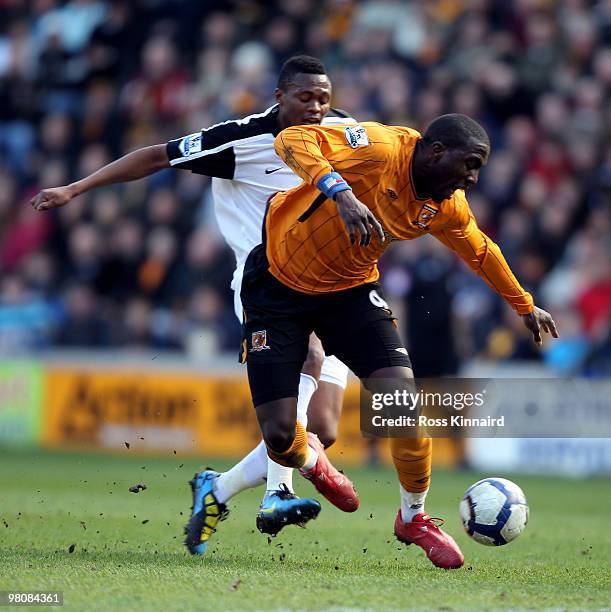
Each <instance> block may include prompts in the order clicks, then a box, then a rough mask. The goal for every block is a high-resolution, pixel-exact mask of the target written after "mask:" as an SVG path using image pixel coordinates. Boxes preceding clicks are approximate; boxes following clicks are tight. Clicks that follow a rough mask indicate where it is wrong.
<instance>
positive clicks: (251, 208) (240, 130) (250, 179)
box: [31, 56, 359, 555]
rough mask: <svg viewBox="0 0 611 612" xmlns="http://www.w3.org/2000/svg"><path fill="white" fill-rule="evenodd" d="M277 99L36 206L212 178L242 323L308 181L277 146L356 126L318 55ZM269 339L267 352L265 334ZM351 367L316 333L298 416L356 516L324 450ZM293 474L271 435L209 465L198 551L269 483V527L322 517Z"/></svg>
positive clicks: (56, 192) (131, 157)
mask: <svg viewBox="0 0 611 612" xmlns="http://www.w3.org/2000/svg"><path fill="white" fill-rule="evenodd" d="M274 95H275V97H276V101H277V103H276V104H275V105H274V106H272V107H270V108H268V109H267V110H266V111H264V112H263V113H260V114H256V115H251V116H249V117H246V118H244V119H241V120H237V121H225V122H223V123H219V124H217V125H214V126H212V127H210V128H207V129H204V130H201V131H200V132H196V133H194V134H190V135H187V136H184V137H182V138H178V139H176V140H171V141H170V142H168V143H167V144H159V145H153V146H150V147H144V148H142V149H138V150H137V151H134V152H132V153H129V154H128V155H125V156H124V157H121V158H120V159H118V160H116V161H114V162H112V163H110V164H108V165H106V166H104V167H102V168H100V169H99V170H97V171H96V172H94V173H92V174H91V175H89V176H87V177H85V178H83V179H81V180H79V181H77V182H75V183H72V184H70V185H66V186H62V187H56V188H52V189H45V190H43V191H41V192H40V193H39V194H37V195H36V196H35V197H34V198H32V201H31V204H32V206H33V207H34V208H35V209H36V210H48V209H51V208H57V207H60V206H64V205H66V204H67V203H68V202H70V201H71V200H72V199H73V198H75V197H77V196H79V195H81V194H83V193H85V192H87V191H90V190H91V189H94V188H96V187H101V186H104V185H110V184H114V183H121V182H126V181H132V180H136V179H139V178H143V177H146V176H149V175H151V174H153V173H155V172H158V171H160V170H163V169H165V168H167V167H170V166H171V167H174V168H180V169H185V170H191V171H192V172H195V173H198V174H204V175H207V176H210V177H213V180H212V192H213V196H214V202H215V210H216V216H217V220H218V223H219V227H220V229H221V232H222V234H223V236H224V237H225V239H226V241H227V243H228V244H229V246H230V247H231V248H232V249H233V251H234V253H235V256H236V270H235V272H234V276H233V281H232V284H231V286H232V288H233V290H234V307H235V311H236V315H237V317H238V319H239V320H240V321H242V306H241V302H240V287H241V282H242V272H243V266H244V262H245V261H246V257H247V256H248V254H249V252H250V251H251V250H252V248H253V247H255V246H256V245H258V244H260V243H261V230H262V227H263V219H264V215H265V207H266V204H267V201H268V199H269V198H270V197H271V196H272V195H273V194H274V193H276V192H278V191H285V190H287V189H291V188H292V187H296V186H297V185H299V184H300V183H301V179H300V178H299V177H298V176H297V175H295V174H294V173H293V172H292V171H291V170H290V169H289V168H288V166H286V165H285V164H284V162H283V161H282V160H281V159H280V158H279V157H278V155H277V154H276V152H275V151H274V146H273V145H274V139H275V137H276V135H277V134H278V133H279V132H280V131H281V130H282V129H284V128H286V127H289V126H293V125H303V124H320V123H325V124H329V123H351V122H353V120H352V119H350V118H349V117H348V116H347V115H346V114H345V113H343V112H341V111H336V110H335V109H331V106H330V98H331V83H330V81H329V78H328V77H327V75H326V73H325V69H324V66H323V65H322V63H321V62H320V61H318V60H317V59H315V58H312V57H309V56H296V57H293V58H291V59H289V60H288V61H287V62H286V63H285V64H284V66H283V67H282V70H281V72H280V75H279V78H278V87H277V89H276V90H275V92H274ZM262 341H263V348H264V342H265V339H264V338H262ZM347 373H348V369H347V368H346V366H345V365H344V364H343V363H341V362H340V361H339V360H338V359H336V358H335V357H333V356H325V355H324V353H323V350H322V345H321V344H320V341H319V340H318V339H317V338H316V337H315V336H314V335H313V336H312V338H311V341H310V351H309V353H308V357H307V359H306V361H305V363H304V366H303V368H302V374H301V379H300V384H299V394H298V402H297V419H298V420H299V421H300V422H301V423H302V424H303V425H304V427H305V426H307V425H308V413H309V415H310V426H309V427H308V430H309V431H308V445H309V447H310V449H311V451H312V452H311V453H309V459H310V462H309V464H308V465H306V466H304V468H303V469H302V470H301V473H302V475H303V476H304V477H305V478H307V479H308V480H310V481H311V482H312V483H313V484H314V486H315V487H316V488H317V489H318V491H319V492H320V493H322V494H323V495H324V496H325V497H326V498H327V499H328V500H329V501H331V503H333V504H334V505H335V506H337V507H338V508H340V509H342V510H344V511H346V512H352V511H354V510H356V509H357V508H358V505H359V501H358V497H357V495H356V492H355V490H354V487H353V485H352V483H351V482H350V480H349V479H348V478H346V477H345V476H344V475H343V474H341V473H340V472H338V471H337V470H336V469H335V468H334V467H333V466H332V465H331V463H330V462H329V460H328V458H327V456H326V453H325V452H324V448H325V446H328V445H329V444H332V443H333V441H334V440H335V435H336V433H337V423H338V420H339V415H340V411H341V404H342V400H343V393H344V389H345V387H346V380H347ZM316 433H318V434H319V435H320V437H321V439H322V442H321V440H320V439H319V438H318V437H317V435H316ZM272 435H273V432H272ZM323 442H324V445H323ZM292 474H293V470H292V469H290V468H288V467H285V466H281V465H279V464H277V463H275V462H274V461H272V460H271V459H270V458H269V457H268V455H267V449H266V446H265V444H264V442H263V441H261V443H260V444H259V445H258V446H257V447H256V448H255V449H253V450H252V451H251V452H250V453H249V454H248V455H247V456H246V457H244V458H243V459H242V460H241V461H240V462H239V463H238V464H236V465H235V466H234V467H233V468H231V469H230V470H229V471H227V472H224V473H222V474H219V473H217V472H214V471H212V470H205V471H202V472H199V473H197V474H195V477H194V478H193V480H191V481H190V484H191V488H192V494H193V508H192V514H191V518H190V520H189V523H188V524H187V526H186V528H185V533H186V536H187V537H186V540H185V544H186V546H187V548H188V549H189V551H190V552H191V553H192V554H200V555H201V554H204V553H205V551H206V549H207V546H208V543H209V540H210V537H211V536H212V534H213V533H214V532H215V531H216V528H217V525H218V523H219V522H220V521H221V520H223V519H224V518H225V517H226V515H227V512H228V510H227V507H226V503H227V501H229V499H231V498H232V497H233V496H235V495H236V494H237V493H239V492H240V491H243V490H245V489H247V488H250V487H254V486H257V485H260V484H262V483H263V482H265V481H266V480H267V487H266V489H267V490H266V494H265V497H264V499H263V502H262V504H261V508H260V510H259V513H258V515H257V527H258V528H259V530H260V531H262V532H264V533H270V534H276V533H278V532H279V531H280V530H281V529H282V528H283V527H284V526H286V525H289V524H295V523H296V524H303V523H305V522H307V521H308V520H310V519H312V518H315V517H316V516H317V515H318V513H319V512H320V504H319V503H318V502H317V501H315V500H313V499H299V498H298V497H296V496H295V494H294V492H293V486H292Z"/></svg>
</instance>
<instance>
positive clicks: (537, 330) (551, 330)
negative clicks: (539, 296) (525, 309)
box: [522, 306, 559, 346]
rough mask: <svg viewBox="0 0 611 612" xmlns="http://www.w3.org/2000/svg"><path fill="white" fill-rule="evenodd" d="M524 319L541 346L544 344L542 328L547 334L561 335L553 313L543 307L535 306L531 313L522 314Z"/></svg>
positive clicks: (556, 336)
mask: <svg viewBox="0 0 611 612" xmlns="http://www.w3.org/2000/svg"><path fill="white" fill-rule="evenodd" d="M522 320H523V321H524V325H526V327H528V329H529V330H530V331H531V332H532V335H533V339H534V341H535V343H536V344H537V345H539V346H541V344H543V339H542V338H541V330H543V331H544V332H545V333H546V334H551V335H552V337H553V338H558V337H559V335H558V330H557V329H556V323H555V322H554V319H552V315H551V314H550V313H549V312H547V311H545V310H543V309H542V308H538V307H537V306H535V307H534V308H533V311H532V312H531V313H529V314H525V315H522Z"/></svg>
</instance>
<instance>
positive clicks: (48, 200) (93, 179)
mask: <svg viewBox="0 0 611 612" xmlns="http://www.w3.org/2000/svg"><path fill="white" fill-rule="evenodd" d="M169 167H170V160H169V159H168V154H167V152H166V145H165V144H159V145H153V146H151V147H144V148H142V149H138V150H136V151H133V152H132V153H128V154H127V155H125V156H123V157H121V158H119V159H117V160H115V161H113V162H111V163H110V164H107V165H106V166H103V167H102V168H100V169H99V170H97V171H96V172H94V173H93V174H90V175H89V176H86V177H85V178H83V179H81V180H80V181H76V182H75V183H71V184H70V185H64V186H62V187H53V188H51V189H43V190H42V191H41V192H40V193H38V194H36V195H35V196H34V197H33V198H32V199H31V200H30V204H31V205H32V206H33V207H34V209H35V210H48V209H50V208H58V207H60V206H65V205H66V204H68V202H70V200H72V199H73V198H75V197H76V196H79V195H81V194H83V193H86V192H87V191H90V190H91V189H95V188H96V187H103V186H104V185H113V184H115V183H125V182H127V181H135V180H136V179H140V178H144V177H145V176H149V175H151V174H154V173H155V172H158V171H159V170H163V169H164V168H169Z"/></svg>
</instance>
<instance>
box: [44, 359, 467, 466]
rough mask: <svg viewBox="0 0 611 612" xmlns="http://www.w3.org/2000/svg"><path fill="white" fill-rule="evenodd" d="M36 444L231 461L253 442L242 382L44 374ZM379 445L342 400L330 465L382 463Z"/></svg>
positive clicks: (125, 373) (168, 375)
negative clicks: (39, 437) (373, 459)
mask: <svg viewBox="0 0 611 612" xmlns="http://www.w3.org/2000/svg"><path fill="white" fill-rule="evenodd" d="M43 396H44V398H45V402H44V403H45V405H44V410H43V443H44V444H45V445H46V446H48V447H52V448H69V447H72V448H81V449H98V450H101V449H108V450H116V451H118V450H122V449H125V443H126V442H127V444H129V447H130V449H131V450H133V451H139V450H140V451H148V452H155V451H157V452H159V451H171V450H180V452H181V453H192V454H197V455H202V456H206V457H233V458H236V457H239V456H241V455H243V454H245V453H247V452H248V451H250V450H251V449H252V448H253V447H254V446H255V445H256V444H257V443H258V442H259V440H260V433H259V428H258V424H257V420H256V417H255V411H254V408H253V407H252V402H251V399H250V393H249V389H248V382H247V380H246V377H245V376H240V375H239V374H233V375H215V376H211V375H195V374H186V373H185V374H182V373H179V372H169V371H159V372H152V371H140V370H138V369H134V370H121V371H117V370H110V369H109V370H106V371H105V370H101V369H99V368H96V369H95V370H89V369H78V368H74V367H50V368H49V369H48V371H47V376H46V378H45V389H44V394H43ZM386 447H387V444H386V441H384V440H382V441H380V443H376V442H374V443H372V441H371V440H366V439H364V438H363V436H362V434H361V431H360V422H359V387H358V385H357V384H356V383H354V382H353V383H351V384H350V385H349V386H348V389H347V392H346V399H345V402H344V409H343V415H342V419H341V422H340V428H339V435H338V441H337V443H336V444H335V445H334V446H333V447H332V448H331V449H330V451H329V455H330V457H331V458H332V459H334V460H335V461H337V462H338V463H340V464H341V463H342V462H346V463H363V462H366V461H367V460H368V459H370V458H371V457H372V456H373V457H377V458H379V460H380V461H382V462H387V461H388V459H389V456H388V452H387V449H386ZM435 448H436V452H435V456H436V463H438V464H439V463H443V464H448V463H452V462H453V461H454V458H455V457H454V455H455V449H454V446H453V445H448V442H447V441H446V440H441V439H438V440H435Z"/></svg>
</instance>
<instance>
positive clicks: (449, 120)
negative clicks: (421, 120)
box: [423, 113, 490, 149]
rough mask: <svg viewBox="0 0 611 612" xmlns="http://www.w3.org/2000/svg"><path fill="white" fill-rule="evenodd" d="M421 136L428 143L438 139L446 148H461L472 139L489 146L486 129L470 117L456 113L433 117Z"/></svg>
mask: <svg viewBox="0 0 611 612" xmlns="http://www.w3.org/2000/svg"><path fill="white" fill-rule="evenodd" d="M423 138H424V141H425V142H427V143H428V144H432V143H434V142H436V141H439V142H441V143H442V144H444V145H445V146H446V147H448V149H463V148H464V147H465V146H467V145H468V144H469V143H470V142H472V141H474V140H475V141H476V142H482V143H484V144H486V145H488V146H490V138H488V134H486V130H485V129H484V128H483V127H482V126H481V125H480V124H479V123H478V122H477V121H475V120H474V119H471V117H467V115H459V114H458V113H452V114H449V115H441V116H440V117H437V118H436V119H433V121H432V122H431V123H430V124H429V126H428V127H427V128H426V130H425V131H424V134H423Z"/></svg>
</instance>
